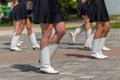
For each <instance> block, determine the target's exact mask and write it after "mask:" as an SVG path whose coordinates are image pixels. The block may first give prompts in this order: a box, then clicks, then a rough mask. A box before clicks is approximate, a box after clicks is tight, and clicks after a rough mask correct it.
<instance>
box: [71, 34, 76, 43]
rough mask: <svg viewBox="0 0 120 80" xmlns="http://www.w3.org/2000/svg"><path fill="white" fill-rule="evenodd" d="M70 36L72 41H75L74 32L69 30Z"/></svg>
mask: <svg viewBox="0 0 120 80" xmlns="http://www.w3.org/2000/svg"><path fill="white" fill-rule="evenodd" d="M70 36H71V39H72V42H73V43H76V41H75V34H74V33H73V32H70Z"/></svg>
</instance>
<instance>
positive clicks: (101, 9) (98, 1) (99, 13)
mask: <svg viewBox="0 0 120 80" xmlns="http://www.w3.org/2000/svg"><path fill="white" fill-rule="evenodd" d="M88 13H89V18H90V22H94V21H100V22H103V21H104V22H106V21H109V16H108V12H107V9H106V5H105V2H104V0H90V8H89V12H88Z"/></svg>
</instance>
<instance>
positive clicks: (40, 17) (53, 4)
mask: <svg viewBox="0 0 120 80" xmlns="http://www.w3.org/2000/svg"><path fill="white" fill-rule="evenodd" d="M33 21H34V22H35V23H37V24H40V27H41V30H42V38H41V41H40V71H41V72H44V73H49V74H56V73H59V71H57V70H55V69H54V68H53V67H52V65H51V62H50V59H51V58H52V56H53V55H54V53H55V51H56V50H57V48H58V45H59V42H60V40H61V38H62V37H63V36H64V34H65V33H66V28H65V24H64V20H63V16H62V15H61V12H60V9H59V6H58V3H57V0H33ZM52 28H54V29H55V34H54V35H53V37H52V38H51V39H50V36H51V34H52Z"/></svg>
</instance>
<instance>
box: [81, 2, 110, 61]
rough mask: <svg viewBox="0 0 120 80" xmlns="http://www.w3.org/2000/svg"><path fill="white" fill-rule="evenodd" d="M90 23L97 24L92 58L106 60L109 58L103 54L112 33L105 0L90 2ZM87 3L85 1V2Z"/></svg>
mask: <svg viewBox="0 0 120 80" xmlns="http://www.w3.org/2000/svg"><path fill="white" fill-rule="evenodd" d="M89 1H90V8H89V18H90V22H91V23H92V22H95V23H96V31H95V33H94V39H93V44H92V51H91V56H92V57H95V58H98V59H105V58H108V56H106V55H104V54H103V53H102V48H103V46H104V43H105V40H106V37H107V34H108V32H109V31H110V24H109V16H108V12H107V9H106V5H105V2H104V0H89ZM83 2H85V0H83Z"/></svg>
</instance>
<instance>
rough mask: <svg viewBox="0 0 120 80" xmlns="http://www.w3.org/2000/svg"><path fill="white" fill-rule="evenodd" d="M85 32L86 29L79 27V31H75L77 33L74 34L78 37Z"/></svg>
mask: <svg viewBox="0 0 120 80" xmlns="http://www.w3.org/2000/svg"><path fill="white" fill-rule="evenodd" d="M83 31H84V28H83V27H78V28H77V29H75V31H74V32H73V33H74V34H75V35H78V34H80V33H81V32H83Z"/></svg>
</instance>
